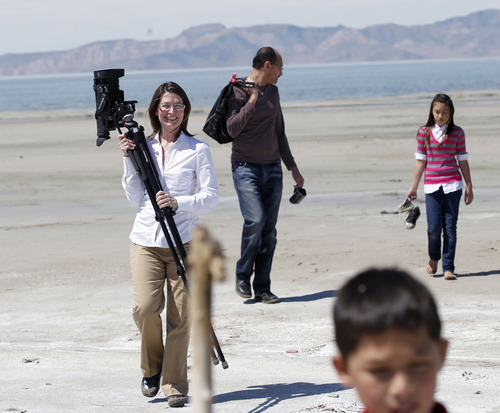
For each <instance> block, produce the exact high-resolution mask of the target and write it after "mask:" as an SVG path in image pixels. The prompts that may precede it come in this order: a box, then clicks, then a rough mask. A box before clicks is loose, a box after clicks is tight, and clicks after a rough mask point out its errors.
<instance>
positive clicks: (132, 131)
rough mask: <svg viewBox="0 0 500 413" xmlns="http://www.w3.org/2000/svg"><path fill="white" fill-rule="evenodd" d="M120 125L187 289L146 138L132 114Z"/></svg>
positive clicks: (215, 344)
mask: <svg viewBox="0 0 500 413" xmlns="http://www.w3.org/2000/svg"><path fill="white" fill-rule="evenodd" d="M123 124H124V126H125V127H126V128H127V130H128V132H127V133H126V136H127V138H128V139H131V140H132V141H133V142H134V143H135V145H136V147H135V149H134V150H129V151H128V154H129V156H130V159H131V160H132V163H133V164H134V166H135V169H136V170H137V172H138V173H139V175H140V177H141V179H142V182H143V183H144V186H145V188H146V191H147V193H148V195H149V199H150V200H151V203H152V204H153V208H154V210H155V215H156V220H157V221H158V222H159V223H160V226H161V229H162V231H163V234H164V235H165V238H166V240H167V243H168V247H169V248H170V251H171V252H172V256H173V258H174V261H175V264H176V266H177V273H178V274H179V275H180V276H181V278H182V281H183V282H184V286H185V288H186V290H188V283H187V280H186V272H187V271H188V266H187V259H186V258H187V254H186V250H185V249H184V245H183V244H182V240H181V237H180V235H179V231H178V230H177V226H176V225H175V221H174V218H173V216H174V215H175V211H174V210H173V209H172V208H170V207H166V208H161V209H160V207H159V206H158V203H157V202H156V194H157V193H158V191H161V190H162V187H161V183H160V180H159V178H158V171H157V169H156V167H155V164H154V162H153V158H152V157H151V153H150V152H149V148H148V145H147V143H146V138H145V136H144V128H143V127H142V126H139V125H138V124H137V122H136V121H134V115H133V114H126V115H125V116H123ZM118 131H119V132H120V133H121V131H120V129H118ZM165 220H166V221H167V223H168V228H167V225H166V223H165ZM168 229H170V231H171V233H172V236H173V238H174V240H175V245H174V243H173V241H172V237H171V236H170V233H169V232H168ZM176 246H177V251H178V252H179V254H180V259H179V255H178V254H177V252H176V250H175V247H176ZM181 260H182V262H181ZM188 291H189V290H188ZM210 334H211V339H212V344H213V347H214V348H215V351H216V352H217V355H216V354H215V352H214V351H213V350H214V349H212V360H213V363H214V364H219V360H220V362H221V363H222V367H223V368H224V369H227V368H228V367H229V366H228V364H227V362H226V359H225V358H224V354H223V353H222V350H221V348H220V344H219V341H218V340H217V336H216V335H215V332H214V329H213V327H212V325H211V324H210ZM217 356H218V357H217Z"/></svg>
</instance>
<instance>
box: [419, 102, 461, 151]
mask: <svg viewBox="0 0 500 413" xmlns="http://www.w3.org/2000/svg"><path fill="white" fill-rule="evenodd" d="M435 103H444V104H445V105H446V106H448V108H449V109H450V120H449V121H448V127H447V128H446V134H445V137H444V139H445V140H446V139H447V137H448V136H449V135H450V133H451V132H453V128H454V127H455V122H454V120H453V115H454V114H455V106H454V105H453V101H452V100H451V98H450V97H449V96H448V95H445V94H444V93H438V94H437V95H436V96H434V99H432V102H431V108H430V109H429V118H428V119H427V123H426V124H425V125H424V126H423V127H424V128H425V144H424V146H427V145H428V144H429V141H430V136H431V130H432V128H433V127H434V125H435V124H436V119H434V114H433V113H432V111H433V109H434V104H435Z"/></svg>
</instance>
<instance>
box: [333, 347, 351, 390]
mask: <svg viewBox="0 0 500 413" xmlns="http://www.w3.org/2000/svg"><path fill="white" fill-rule="evenodd" d="M332 364H333V366H334V367H335V370H337V374H338V375H339V377H340V380H342V383H343V384H344V386H346V387H354V385H353V382H352V378H351V376H350V375H349V373H348V372H347V365H346V362H345V360H344V358H343V357H342V356H341V355H340V354H337V355H335V356H333V357H332Z"/></svg>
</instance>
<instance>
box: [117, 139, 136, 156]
mask: <svg viewBox="0 0 500 413" xmlns="http://www.w3.org/2000/svg"><path fill="white" fill-rule="evenodd" d="M118 139H120V142H119V143H118V146H119V147H120V149H121V150H122V152H123V156H125V157H126V158H128V151H129V150H134V149H135V143H134V141H132V140H130V139H128V138H127V136H126V135H119V136H118Z"/></svg>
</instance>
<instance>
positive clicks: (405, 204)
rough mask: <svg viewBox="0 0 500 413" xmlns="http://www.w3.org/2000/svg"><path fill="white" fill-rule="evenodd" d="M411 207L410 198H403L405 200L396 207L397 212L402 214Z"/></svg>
mask: <svg viewBox="0 0 500 413" xmlns="http://www.w3.org/2000/svg"><path fill="white" fill-rule="evenodd" d="M413 208H415V207H414V206H413V204H412V203H411V200H410V198H408V199H405V201H404V202H403V203H402V204H401V205H400V206H399V207H398V212H399V213H400V214H402V213H403V212H408V211H411V210H412V209H413Z"/></svg>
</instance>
